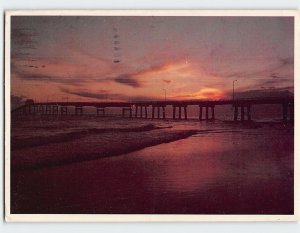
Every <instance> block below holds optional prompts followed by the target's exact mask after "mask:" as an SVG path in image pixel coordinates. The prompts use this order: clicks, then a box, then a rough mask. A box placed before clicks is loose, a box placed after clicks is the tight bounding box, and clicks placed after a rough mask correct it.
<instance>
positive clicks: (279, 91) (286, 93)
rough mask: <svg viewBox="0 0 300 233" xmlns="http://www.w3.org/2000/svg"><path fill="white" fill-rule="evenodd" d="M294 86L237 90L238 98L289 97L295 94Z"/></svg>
mask: <svg viewBox="0 0 300 233" xmlns="http://www.w3.org/2000/svg"><path fill="white" fill-rule="evenodd" d="M293 89H294V87H291V86H287V87H282V88H271V89H267V90H266V89H254V90H249V91H244V92H236V93H235V96H236V98H240V99H247V98H253V99H257V98H287V97H292V96H293V92H292V91H293Z"/></svg>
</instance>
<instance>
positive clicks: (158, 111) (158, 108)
mask: <svg viewBox="0 0 300 233" xmlns="http://www.w3.org/2000/svg"><path fill="white" fill-rule="evenodd" d="M159 118H160V106H157V119H159Z"/></svg>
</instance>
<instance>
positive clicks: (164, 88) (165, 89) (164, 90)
mask: <svg viewBox="0 0 300 233" xmlns="http://www.w3.org/2000/svg"><path fill="white" fill-rule="evenodd" d="M163 90H164V92H165V102H166V101H167V90H166V89H165V88H164V89H163Z"/></svg>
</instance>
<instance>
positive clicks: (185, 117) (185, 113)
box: [183, 106, 187, 120]
mask: <svg viewBox="0 0 300 233" xmlns="http://www.w3.org/2000/svg"><path fill="white" fill-rule="evenodd" d="M183 109H184V119H185V120H187V106H184V107H183Z"/></svg>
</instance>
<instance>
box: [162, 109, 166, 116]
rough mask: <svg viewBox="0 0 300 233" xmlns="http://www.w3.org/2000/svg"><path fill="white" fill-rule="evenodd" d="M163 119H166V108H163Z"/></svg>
mask: <svg viewBox="0 0 300 233" xmlns="http://www.w3.org/2000/svg"><path fill="white" fill-rule="evenodd" d="M162 112H163V119H166V107H162Z"/></svg>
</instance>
